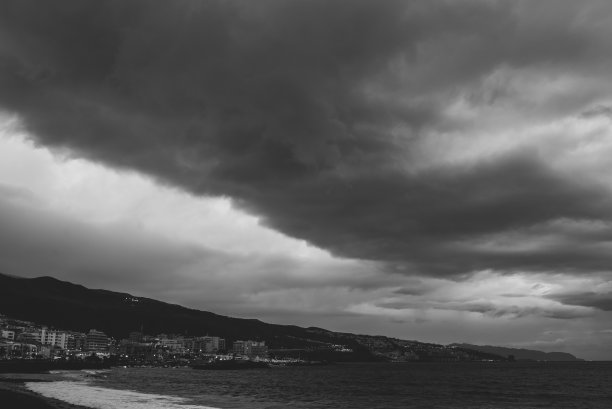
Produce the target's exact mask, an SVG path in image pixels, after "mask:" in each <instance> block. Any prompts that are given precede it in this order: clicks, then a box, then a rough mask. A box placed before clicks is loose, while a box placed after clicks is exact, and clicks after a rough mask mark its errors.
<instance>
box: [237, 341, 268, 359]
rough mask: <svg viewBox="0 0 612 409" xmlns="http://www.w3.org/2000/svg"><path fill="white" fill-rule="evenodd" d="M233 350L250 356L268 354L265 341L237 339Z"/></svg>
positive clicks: (238, 353)
mask: <svg viewBox="0 0 612 409" xmlns="http://www.w3.org/2000/svg"><path fill="white" fill-rule="evenodd" d="M232 352H233V353H234V354H237V355H246V356H249V357H255V356H257V357H265V356H267V355H268V347H267V346H266V343H265V342H264V341H250V340H249V341H235V342H234V343H233V345H232Z"/></svg>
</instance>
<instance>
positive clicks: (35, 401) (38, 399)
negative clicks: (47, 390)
mask: <svg viewBox="0 0 612 409" xmlns="http://www.w3.org/2000/svg"><path fill="white" fill-rule="evenodd" d="M13 375H21V374H2V376H0V402H2V404H3V406H4V405H6V407H8V408H28V409H91V408H88V407H86V406H77V405H73V404H70V403H68V402H64V401H61V400H59V399H53V398H48V397H46V396H43V395H41V394H38V393H36V392H32V391H31V390H29V389H28V388H26V386H25V383H26V382H48V381H47V380H45V379H41V378H36V377H35V376H34V377H28V378H22V377H20V376H13Z"/></svg>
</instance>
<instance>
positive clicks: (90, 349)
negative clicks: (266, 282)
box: [0, 316, 268, 364]
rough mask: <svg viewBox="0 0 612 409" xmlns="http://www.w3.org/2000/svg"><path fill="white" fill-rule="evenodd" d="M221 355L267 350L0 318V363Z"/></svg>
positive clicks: (207, 339) (257, 344)
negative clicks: (115, 334) (112, 335)
mask: <svg viewBox="0 0 612 409" xmlns="http://www.w3.org/2000/svg"><path fill="white" fill-rule="evenodd" d="M220 354H224V355H231V356H241V357H248V358H250V359H256V358H266V357H267V356H268V347H267V346H266V344H265V342H263V341H251V340H247V341H243V340H238V341H235V342H233V343H232V344H231V345H226V341H225V339H223V338H220V337H216V336H199V337H185V336H180V335H167V334H159V335H156V336H151V335H145V334H143V333H142V332H137V331H134V332H132V333H130V335H129V337H128V338H126V339H122V340H115V339H113V338H110V337H108V336H107V335H106V334H105V333H104V332H102V331H98V330H96V329H90V330H89V331H88V332H87V333H82V332H76V331H65V330H57V329H50V328H48V327H45V326H42V325H38V324H35V323H32V322H28V321H21V320H15V319H11V318H8V317H4V316H0V360H6V359H58V358H66V359H79V358H80V359H84V358H86V357H91V356H92V355H95V356H97V357H100V358H104V357H110V356H115V357H117V359H119V360H120V361H121V362H123V363H126V364H163V363H165V362H168V361H175V360H179V359H194V358H195V359H197V358H203V357H210V356H213V355H220Z"/></svg>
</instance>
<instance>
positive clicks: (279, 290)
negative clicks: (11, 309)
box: [0, 0, 612, 359]
mask: <svg viewBox="0 0 612 409" xmlns="http://www.w3.org/2000/svg"><path fill="white" fill-rule="evenodd" d="M610 39H612V3H610V2H609V1H608V0H601V1H597V0H589V1H573V0H571V1H570V0H567V1H564V0H550V1H547V0H538V1H521V0H516V1H494V0H462V1H443V0H439V1H438V0H422V1H408V0H401V1H393V0H382V1H381V0H376V1H373V0H368V1H362V0H350V1H349V0H331V1H330V0H289V1H287V0H258V1H249V0H244V1H233V0H218V1H215V0H206V1H204V0H173V1H145V0H142V1H135V0H114V1H110V0H70V1H68V0H55V1H39V0H14V1H12V0H4V1H2V2H1V3H0V271H1V272H4V273H8V274H14V275H18V276H24V277H34V276H41V275H51V276H54V277H57V278H60V279H65V280H69V281H72V282H76V283H80V284H84V285H86V286H89V287H95V288H107V289H112V290H119V291H127V292H131V293H133V294H135V295H138V296H148V297H153V298H157V299H160V300H164V301H169V302H174V303H180V304H182V305H186V306H189V307H193V308H199V309H204V310H209V311H213V312H217V313H221V314H226V315H233V316H240V317H252V318H259V319H262V320H265V321H268V322H275V323H286V324H289V323H291V324H298V325H303V326H321V327H325V328H328V329H331V330H339V331H350V332H359V333H368V334H383V335H389V336H396V337H400V338H404V339H416V340H422V341H431V342H439V343H450V342H455V341H456V342H462V341H465V342H471V343H477V344H497V345H508V346H518V347H528V348H536V349H541V350H546V351H552V350H555V351H567V352H571V353H574V354H576V355H578V356H580V357H583V358H588V359H612V74H611V73H612V41H611V40H610Z"/></svg>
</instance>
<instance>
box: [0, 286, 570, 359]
mask: <svg viewBox="0 0 612 409" xmlns="http://www.w3.org/2000/svg"><path fill="white" fill-rule="evenodd" d="M0 314H4V315H7V316H9V317H11V318H16V319H20V320H26V321H33V322H36V323H39V324H44V325H47V326H51V327H55V328H58V329H65V330H74V331H81V332H86V331H88V330H89V329H92V328H95V329H98V330H101V331H104V332H105V333H107V334H108V335H110V336H112V337H114V338H116V339H121V338H125V337H127V336H128V334H129V333H130V332H131V331H138V330H140V329H141V328H143V330H144V332H145V333H146V334H152V335H156V334H160V333H166V334H182V335H188V336H199V335H206V334H209V335H215V336H220V337H223V338H225V339H226V340H227V341H228V342H232V341H235V340H238V339H253V340H264V341H266V344H267V345H268V346H269V347H270V348H271V349H275V348H277V349H278V348H281V349H284V350H290V349H295V350H300V351H307V352H306V355H307V356H308V357H310V358H313V359H329V360H336V361H356V360H360V361H376V360H392V361H436V362H450V361H457V360H495V359H498V360H506V359H507V356H508V355H514V356H515V357H516V358H517V359H541V358H531V355H530V356H529V358H523V356H524V355H522V354H519V353H517V352H515V351H526V350H510V349H507V348H499V349H497V350H495V351H496V352H493V351H492V350H491V351H489V350H481V349H477V348H476V346H469V348H468V346H466V347H463V346H460V347H455V348H448V347H445V346H443V345H438V344H429V343H423V342H418V341H406V340H400V339H396V338H389V337H385V336H371V335H356V334H351V333H340V332H333V331H328V330H325V329H321V328H314V327H310V328H302V327H298V326H295V325H277V324H268V323H265V322H262V321H259V320H256V319H241V318H232V317H226V316H223V315H218V314H214V313H212V312H207V311H199V310H195V309H190V308H186V307H182V306H180V305H176V304H168V303H165V302H161V301H156V300H153V299H150V298H145V297H136V296H133V295H131V294H127V293H119V292H114V291H108V290H92V289H89V288H86V287H83V286H82V285H77V284H72V283H69V282H66V281H60V280H58V279H55V278H52V277H38V278H20V277H14V276H9V275H4V274H0ZM462 345H463V344H462ZM339 346H345V347H346V348H342V347H339ZM478 348H496V347H478ZM339 349H344V351H343V352H341V351H338V350H339ZM347 349H351V350H352V352H346V350H347ZM530 352H534V353H539V354H545V353H544V352H539V351H530ZM299 353H300V355H301V356H304V352H299ZM555 354H558V355H555ZM545 355H546V356H547V357H548V358H547V360H568V359H560V358H567V357H571V358H573V359H572V360H576V358H575V357H573V356H572V355H570V354H563V353H552V354H545ZM534 356H535V355H534ZM496 357H497V358H496Z"/></svg>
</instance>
